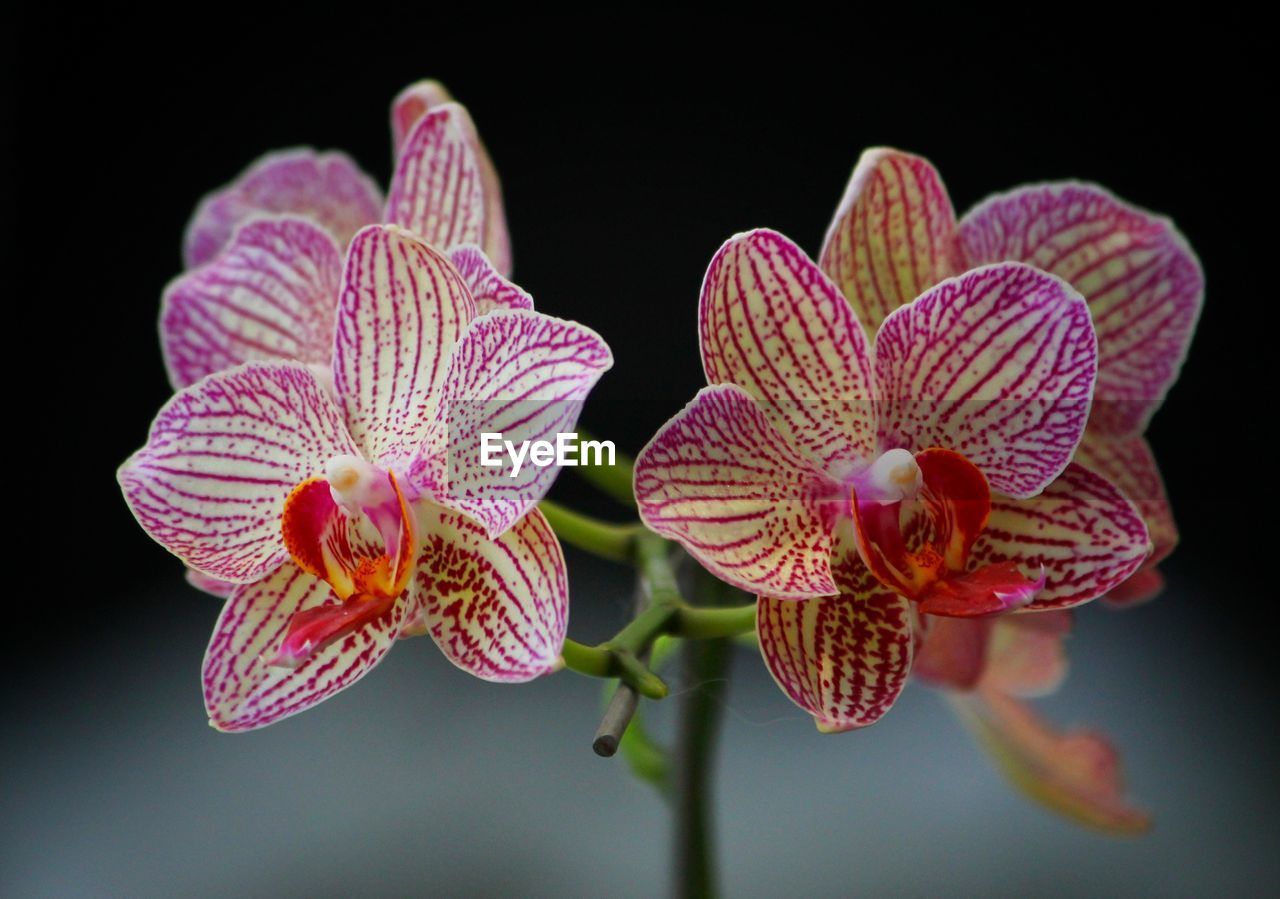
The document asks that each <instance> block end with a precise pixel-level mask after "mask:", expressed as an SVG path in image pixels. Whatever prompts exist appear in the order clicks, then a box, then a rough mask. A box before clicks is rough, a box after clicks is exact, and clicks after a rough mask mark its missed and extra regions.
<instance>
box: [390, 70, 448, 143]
mask: <svg viewBox="0 0 1280 899" xmlns="http://www.w3.org/2000/svg"><path fill="white" fill-rule="evenodd" d="M452 102H453V97H451V96H450V95H449V91H448V90H446V89H445V86H444V85H443V84H441V83H440V82H439V81H435V80H434V79H431V78H426V79H423V80H422V81H415V82H414V83H413V84H411V85H409V86H408V87H406V88H405V89H404V90H402V91H400V93H398V94H396V98H395V99H394V100H392V101H391V142H392V143H391V145H392V146H393V147H394V148H395V149H396V150H397V151H399V149H400V147H401V146H402V145H403V144H404V142H405V140H407V139H408V137H409V134H410V132H412V131H413V126H414V125H416V124H418V122H420V121H421V120H422V117H423V116H424V115H426V114H427V112H428V111H429V110H432V109H435V108H436V107H438V106H442V105H444V104H445V103H452Z"/></svg>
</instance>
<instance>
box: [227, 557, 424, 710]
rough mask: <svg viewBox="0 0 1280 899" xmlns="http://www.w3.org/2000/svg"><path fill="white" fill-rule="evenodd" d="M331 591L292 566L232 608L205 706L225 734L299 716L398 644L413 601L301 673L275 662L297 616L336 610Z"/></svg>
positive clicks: (243, 590) (246, 591) (306, 664)
mask: <svg viewBox="0 0 1280 899" xmlns="http://www.w3.org/2000/svg"><path fill="white" fill-rule="evenodd" d="M337 603H338V600H337V597H335V596H334V595H333V592H332V591H331V590H330V589H329V585H328V584H326V583H325V582H324V581H322V580H320V579H319V578H317V577H314V576H313V575H310V574H307V573H306V572H304V571H302V570H301V569H300V568H298V567H297V566H296V565H294V564H293V563H292V562H286V563H285V564H284V565H282V566H281V567H280V568H279V569H278V570H276V571H275V572H273V573H272V574H270V575H268V576H267V577H266V578H265V579H264V580H261V581H259V582H257V583H254V584H247V585H244V586H242V587H240V588H239V589H238V590H237V591H236V593H235V594H234V595H233V596H232V597H231V599H230V600H229V601H228V602H227V604H226V606H225V607H224V608H223V610H222V615H221V616H220V617H219V618H218V623H217V625H216V626H215V628H214V631H213V639H212V641H211V642H210V643H209V649H208V651H207V652H206V653H205V658H204V700H205V708H206V709H207V710H208V712H209V723H210V724H211V725H213V726H214V727H215V728H217V729H218V730H223V731H245V730H254V729H256V728H259V727H265V726H266V725H268V724H274V723H275V722H277V721H279V720H281V719H283V718H287V717H289V716H290V715H296V714H297V713H298V712H301V711H304V710H306V709H309V708H311V707H312V706H314V705H316V704H317V703H319V702H322V701H323V700H325V699H328V698H329V697H330V696H332V695H333V694H335V693H337V692H339V691H340V690H344V689H346V688H347V687H349V686H351V685H352V684H354V683H355V682H356V681H358V680H359V679H360V678H362V677H364V675H366V674H368V673H369V671H370V670H371V669H372V668H373V667H374V666H375V665H377V664H378V662H380V661H382V659H383V657H384V656H385V655H386V654H387V652H388V650H390V649H391V646H392V644H393V643H394V642H395V639H396V634H397V633H398V631H399V629H400V626H401V623H402V621H403V619H404V617H405V613H406V609H407V608H408V607H409V602H408V601H407V599H406V597H403V596H402V597H401V598H400V599H399V600H398V601H397V602H395V603H394V604H393V605H392V606H391V608H390V609H389V610H388V611H387V612H386V613H385V614H383V615H381V616H380V617H378V618H375V619H373V620H371V621H367V622H365V623H364V624H362V626H360V627H359V628H357V629H355V630H353V631H352V632H351V633H348V634H346V635H345V636H343V637H341V638H340V639H339V640H337V641H335V642H333V643H330V644H329V645H328V646H325V647H324V648H322V649H319V650H317V651H315V652H314V653H313V654H311V655H310V656H308V657H307V658H305V659H302V660H301V662H300V663H299V664H298V665H297V666H296V667H287V666H282V665H275V664H272V659H274V658H275V657H276V656H277V654H278V652H279V649H280V644H281V642H282V641H283V640H284V637H285V634H286V632H287V631H288V629H289V624H290V622H291V621H293V619H294V616H295V614H297V613H299V612H303V611H304V610H312V609H318V608H321V607H322V606H325V605H326V604H332V605H334V606H335V607H336V606H337Z"/></svg>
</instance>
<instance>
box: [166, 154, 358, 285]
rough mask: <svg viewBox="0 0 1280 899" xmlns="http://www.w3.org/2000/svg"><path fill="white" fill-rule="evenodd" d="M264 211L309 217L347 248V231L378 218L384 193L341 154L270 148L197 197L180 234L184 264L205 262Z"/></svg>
mask: <svg viewBox="0 0 1280 899" xmlns="http://www.w3.org/2000/svg"><path fill="white" fill-rule="evenodd" d="M264 214H265V215H297V216H302V217H304V218H307V219H309V220H310V221H311V222H313V223H314V224H316V225H318V226H320V227H321V228H324V229H325V230H326V231H328V232H329V234H330V235H331V236H332V237H333V239H334V241H336V242H337V244H338V246H340V247H345V246H346V244H347V241H348V240H350V239H351V235H353V234H355V233H356V231H358V230H359V229H360V228H361V227H363V226H364V225H367V224H369V223H370V222H376V221H378V219H379V218H381V216H382V192H381V191H380V190H378V186H377V185H376V184H375V183H374V182H373V180H372V179H371V178H369V176H368V175H366V174H364V172H362V171H360V169H359V167H358V166H357V165H356V164H355V163H354V162H353V161H352V160H351V158H350V157H348V156H347V155H346V154H345V153H337V152H327V153H317V152H316V151H315V150H311V149H299V150H281V151H279V152H276V153H268V154H267V155H266V156H264V157H262V158H261V159H259V160H258V161H257V162H255V163H254V164H253V165H251V166H250V167H249V168H248V169H247V170H246V171H245V172H244V173H243V174H242V175H240V177H239V178H237V179H236V180H235V181H233V182H232V183H231V184H229V185H227V186H226V187H223V188H221V189H219V190H216V191H214V192H213V193H211V194H209V195H208V196H207V197H205V198H204V199H203V200H201V201H200V205H199V206H198V207H197V208H196V212H195V215H194V216H192V219H191V221H190V223H189V224H188V225H187V233H186V236H185V238H184V243H183V245H184V256H185V259H186V262H187V266H188V267H194V266H197V265H203V264H204V263H206V262H208V261H209V260H210V259H212V258H213V257H214V256H216V255H217V254H218V252H219V251H220V250H221V249H222V248H223V247H224V246H226V244H227V241H229V240H230V239H231V237H232V235H234V234H235V232H236V230H237V229H238V228H239V227H240V226H241V225H243V224H244V223H245V222H247V221H249V220H250V219H252V218H254V217H256V216H261V215H264Z"/></svg>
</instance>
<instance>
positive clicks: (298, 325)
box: [160, 217, 342, 388]
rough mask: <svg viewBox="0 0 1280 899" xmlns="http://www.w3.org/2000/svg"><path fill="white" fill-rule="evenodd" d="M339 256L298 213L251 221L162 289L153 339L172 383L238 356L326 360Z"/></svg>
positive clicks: (219, 368) (195, 378) (179, 385)
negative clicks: (218, 249)
mask: <svg viewBox="0 0 1280 899" xmlns="http://www.w3.org/2000/svg"><path fill="white" fill-rule="evenodd" d="M341 271H342V259H341V257H340V255H339V253H338V248H337V247H336V246H335V245H334V243H333V238H331V237H330V236H329V234H328V232H326V231H324V230H322V229H320V228H317V227H316V226H315V225H311V224H309V223H308V222H306V221H305V220H303V219H298V218H290V217H283V218H272V219H264V220H261V221H255V222H251V223H250V224H248V225H245V226H244V227H243V228H241V229H240V230H239V231H237V232H236V235H235V237H234V238H232V240H231V243H230V244H228V245H227V247H226V249H224V250H223V251H222V252H221V253H219V254H218V255H217V256H216V257H215V258H214V259H213V260H212V261H210V262H209V263H208V264H207V265H203V266H201V267H200V268H198V269H195V270H193V271H189V272H187V273H186V274H184V275H182V276H180V277H178V278H177V279H175V280H174V281H173V282H172V283H171V284H170V285H169V286H168V288H166V289H165V292H164V299H163V301H162V303H161V312H160V344H161V347H162V349H163V351H164V361H165V367H166V369H168V372H169V380H170V381H171V382H172V383H173V386H174V387H175V388H182V387H186V386H187V385H188V384H194V383H195V382H196V381H198V380H200V379H201V378H203V377H204V376H205V375H207V374H210V373H212V372H215V371H222V370H223V369H224V368H231V367H233V366H235V365H239V364H240V363H241V362H250V361H254V360H265V359H295V360H297V361H299V362H308V363H316V364H324V365H327V364H328V362H329V357H330V354H332V352H333V316H334V310H335V309H336V308H337V304H338V284H339V275H340V273H341Z"/></svg>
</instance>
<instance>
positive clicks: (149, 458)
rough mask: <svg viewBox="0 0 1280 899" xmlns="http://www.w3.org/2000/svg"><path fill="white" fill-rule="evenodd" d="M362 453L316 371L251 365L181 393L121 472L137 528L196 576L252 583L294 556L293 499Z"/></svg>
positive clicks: (281, 365) (280, 365)
mask: <svg viewBox="0 0 1280 899" xmlns="http://www.w3.org/2000/svg"><path fill="white" fill-rule="evenodd" d="M353 452H355V446H354V444H353V443H352V442H351V437H350V435H349V434H348V433H347V430H346V427H345V425H344V424H343V421H342V415H341V413H340V412H339V411H338V409H337V407H336V406H335V405H334V403H333V400H332V399H331V398H330V396H329V394H328V392H327V391H326V390H325V389H324V388H323V387H322V386H321V385H320V383H319V382H318V381H317V380H316V378H315V376H314V375H313V374H312V373H311V371H310V370H309V369H307V368H305V367H304V366H301V365H299V364H297V363H270V362H250V363H246V364H244V365H242V366H240V367H238V368H234V369H232V370H230V371H226V372H219V373H217V374H213V375H210V376H209V377H207V378H205V379H204V380H202V381H200V382H198V383H196V384H194V385H192V386H191V387H188V388H186V389H184V390H182V391H179V392H178V393H177V394H176V395H175V396H174V397H173V398H172V399H170V400H169V402H168V403H166V404H165V405H164V407H163V408H162V409H161V410H160V413H159V414H158V415H157V416H156V419H155V421H154V422H153V423H152V425H151V433H150V436H149V437H148V438H147V445H146V446H144V447H143V448H142V449H140V450H138V452H136V453H134V454H133V456H132V457H130V458H129V460H128V461H126V462H125V463H124V465H122V466H121V467H120V472H119V479H120V486H121V488H122V489H123V490H124V495H125V501H126V502H128V504H129V508H130V510H131V511H132V512H133V514H134V516H135V517H136V518H137V519H138V523H139V524H141V525H142V527H143V529H144V530H146V532H147V533H148V534H150V535H151V537H152V538H153V539H155V540H156V541H157V542H159V543H160V544H162V545H163V546H164V547H165V548H166V549H168V550H169V551H170V552H172V553H173V554H175V555H176V556H178V557H179V558H180V559H182V561H184V562H186V563H187V564H188V565H190V566H191V567H192V568H196V569H199V570H200V571H201V572H203V573H204V574H207V575H210V576H212V577H215V578H219V579H221V580H227V581H235V582H237V583H248V582H251V581H254V580H257V579H258V578H260V577H261V576H262V575H264V574H266V573H267V572H268V571H270V570H271V569H273V568H275V567H276V566H277V565H279V564H280V563H281V562H283V561H284V560H285V559H286V558H287V557H288V553H287V552H286V551H285V547H284V542H283V540H282V538H281V535H280V512H281V510H282V509H283V507H284V501H285V498H286V497H287V496H288V495H289V493H290V491H292V490H293V488H294V487H295V486H296V485H297V484H298V483H300V482H301V481H303V480H305V479H306V478H308V477H311V476H312V475H314V474H316V473H318V472H320V471H323V469H324V465H325V463H326V462H327V461H328V460H329V459H330V458H331V457H333V456H337V455H342V454H347V453H353Z"/></svg>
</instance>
